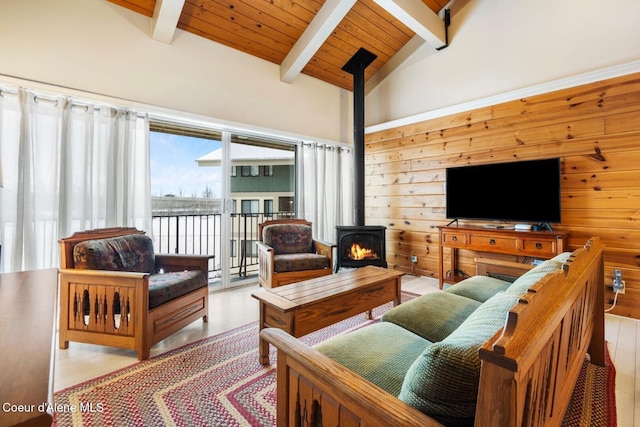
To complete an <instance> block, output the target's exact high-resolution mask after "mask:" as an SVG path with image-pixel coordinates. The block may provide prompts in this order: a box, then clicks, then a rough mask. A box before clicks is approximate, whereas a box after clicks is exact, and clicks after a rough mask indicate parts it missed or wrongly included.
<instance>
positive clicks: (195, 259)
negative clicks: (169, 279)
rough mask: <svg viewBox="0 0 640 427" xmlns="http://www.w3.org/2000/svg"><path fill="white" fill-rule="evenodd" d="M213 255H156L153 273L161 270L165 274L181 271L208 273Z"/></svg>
mask: <svg viewBox="0 0 640 427" xmlns="http://www.w3.org/2000/svg"><path fill="white" fill-rule="evenodd" d="M212 258H214V256H213V255H177V254H156V265H155V271H158V270H160V269H161V268H162V269H163V270H164V271H165V273H169V272H173V271H182V270H202V271H204V272H208V271H209V260H210V259H212Z"/></svg>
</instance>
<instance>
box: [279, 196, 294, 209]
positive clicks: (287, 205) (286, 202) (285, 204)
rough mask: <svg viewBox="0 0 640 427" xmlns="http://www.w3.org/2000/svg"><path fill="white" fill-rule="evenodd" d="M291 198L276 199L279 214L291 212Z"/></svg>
mask: <svg viewBox="0 0 640 427" xmlns="http://www.w3.org/2000/svg"><path fill="white" fill-rule="evenodd" d="M293 208H294V206H293V197H280V198H279V199H278V210H279V211H280V212H293Z"/></svg>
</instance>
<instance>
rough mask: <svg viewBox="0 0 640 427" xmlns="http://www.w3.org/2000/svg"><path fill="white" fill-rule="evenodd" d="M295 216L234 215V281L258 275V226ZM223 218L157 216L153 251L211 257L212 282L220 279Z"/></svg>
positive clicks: (232, 226) (285, 213)
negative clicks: (262, 223) (265, 222)
mask: <svg viewBox="0 0 640 427" xmlns="http://www.w3.org/2000/svg"><path fill="white" fill-rule="evenodd" d="M294 216H295V215H294V214H293V212H274V213H268V214H267V213H250V214H231V223H230V227H231V241H230V242H229V244H230V245H231V246H230V247H231V250H230V254H231V257H230V260H229V266H230V275H231V280H232V281H233V280H239V279H245V278H249V277H252V276H257V274H258V254H257V247H256V243H255V242H256V241H257V240H258V224H260V223H261V222H263V221H266V220H270V219H276V218H291V217H294ZM221 225H222V214H184V215H170V214H169V215H154V216H153V240H154V250H155V251H156V252H158V253H175V254H189V255H211V256H213V257H212V259H211V261H210V262H209V278H210V279H213V280H214V281H215V280H216V279H219V278H220V277H221V273H222V268H221V257H220V254H221V250H220V248H221V245H222V237H221V236H222V235H221Z"/></svg>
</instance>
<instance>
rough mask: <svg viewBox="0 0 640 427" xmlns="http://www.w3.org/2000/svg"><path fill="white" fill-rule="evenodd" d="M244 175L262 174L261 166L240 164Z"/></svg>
mask: <svg viewBox="0 0 640 427" xmlns="http://www.w3.org/2000/svg"><path fill="white" fill-rule="evenodd" d="M240 175H242V176H260V166H240Z"/></svg>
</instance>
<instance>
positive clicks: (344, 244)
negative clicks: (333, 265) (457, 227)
mask: <svg viewBox="0 0 640 427" xmlns="http://www.w3.org/2000/svg"><path fill="white" fill-rule="evenodd" d="M385 230H386V227H384V226H379V225H369V226H338V227H336V231H337V240H336V242H337V246H338V254H337V255H338V260H337V262H338V268H340V267H347V268H359V267H364V266H366V265H377V266H379V267H385V268H386V267H387V260H386V255H385V254H386V250H385Z"/></svg>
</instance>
